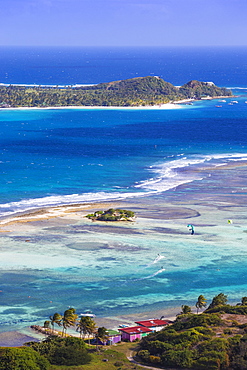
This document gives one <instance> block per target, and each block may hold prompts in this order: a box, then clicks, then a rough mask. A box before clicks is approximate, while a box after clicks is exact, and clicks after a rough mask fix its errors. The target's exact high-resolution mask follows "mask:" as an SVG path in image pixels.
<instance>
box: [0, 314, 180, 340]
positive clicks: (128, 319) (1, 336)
mask: <svg viewBox="0 0 247 370" xmlns="http://www.w3.org/2000/svg"><path fill="white" fill-rule="evenodd" d="M180 312H181V307H172V308H164V309H163V310H152V311H145V312H140V313H136V314H135V313H133V314H127V315H119V316H106V317H95V318H94V321H95V323H96V326H97V327H102V326H103V327H105V328H106V329H108V330H118V328H119V325H121V324H125V325H129V326H135V325H137V324H135V321H140V320H148V319H154V318H158V319H159V318H161V316H164V320H166V319H167V320H171V321H174V320H175V319H176V315H177V314H179V313H180ZM35 325H36V324H33V325H31V326H35ZM39 325H40V324H39ZM39 325H38V326H39ZM41 325H42V324H41ZM31 326H28V327H24V328H23V329H19V330H9V331H4V332H0V347H18V346H22V345H23V344H24V343H26V342H28V341H40V340H42V339H44V338H46V335H45V334H42V333H39V332H38V331H37V330H35V329H33V328H32V327H31ZM72 333H73V334H72ZM68 334H71V335H74V336H78V335H79V334H76V332H75V331H73V332H71V333H68Z"/></svg>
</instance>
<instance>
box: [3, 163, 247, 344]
mask: <svg viewBox="0 0 247 370" xmlns="http://www.w3.org/2000/svg"><path fill="white" fill-rule="evenodd" d="M241 167H246V169H247V162H246V161H237V162H229V163H227V164H224V165H222V166H220V167H215V168H212V169H210V172H211V173H212V176H213V174H216V177H219V178H220V179H221V181H222V182H223V183H224V181H225V180H224V179H225V176H226V174H227V176H228V178H229V179H231V178H232V182H231V181H230V183H229V184H228V185H229V188H228V187H227V188H226V192H224V190H223V189H222V188H221V187H220V185H219V188H217V189H216V190H214V192H213V193H207V188H206V187H205V186H204V187H200V184H199V190H198V193H196V192H195V193H194V194H193V196H191V197H190V196H189V195H188V194H187V196H185V197H184V195H185V192H186V187H189V188H190V187H191V186H192V185H191V184H189V185H188V184H184V185H181V186H180V187H179V188H180V189H183V192H182V194H181V198H179V197H178V196H177V197H176V199H174V198H173V194H172V191H170V192H168V193H166V194H164V193H163V194H156V195H150V196H148V195H147V196H146V197H139V198H128V199H124V200H119V201H114V202H102V201H101V202H95V203H92V202H91V203H86V204H71V205H62V206H57V207H47V208H39V209H36V210H31V211H27V212H23V213H22V212H21V213H19V214H18V215H17V214H16V215H15V217H6V218H5V219H4V220H2V222H3V221H4V224H3V223H1V228H2V230H1V231H2V233H6V236H7V235H8V234H9V233H12V234H10V235H11V236H15V235H17V236H18V237H20V235H23V238H24V239H25V240H24V239H23V240H24V242H27V241H31V242H32V236H33V235H35V234H36V232H37V230H38V229H39V228H46V227H49V226H51V227H52V226H57V225H58V226H59V225H60V226H62V227H63V226H68V225H76V224H77V223H78V222H79V223H80V224H82V223H83V224H84V225H85V224H86V225H90V226H93V227H94V231H96V232H98V233H101V235H102V238H103V237H104V230H105V228H107V229H110V232H111V233H112V235H113V233H115V235H119V234H118V233H119V229H120V228H122V230H124V232H128V230H127V228H128V227H127V225H128V226H129V223H126V222H123V223H117V227H115V226H116V224H115V223H111V224H107V226H106V223H104V222H100V221H98V222H97V221H96V222H93V221H91V220H87V219H85V218H84V215H85V214H86V213H88V212H87V211H88V210H93V209H94V210H100V209H106V208H111V207H112V208H115V207H116V206H117V207H120V208H121V207H122V208H123V207H124V208H126V209H130V210H133V211H137V222H136V224H135V223H134V227H133V226H131V229H132V230H131V232H132V233H133V232H134V231H135V230H136V231H141V230H142V227H144V228H145V229H146V230H148V232H149V230H150V231H151V232H153V230H155V227H157V228H158V227H159V228H160V231H159V230H157V232H162V234H160V236H161V238H162V240H163V239H164V238H167V240H168V241H173V240H175V239H176V240H178V242H179V240H180V241H181V242H182V243H183V242H184V241H185V240H188V241H189V240H191V236H190V234H189V233H188V231H187V228H186V225H187V223H193V224H194V225H196V235H195V237H193V242H194V240H195V241H196V240H199V241H200V243H202V242H203V240H207V239H208V240H209V241H210V240H211V239H212V233H214V234H215V235H216V236H217V238H218V237H221V236H223V237H224V235H226V233H225V232H224V230H225V229H228V230H230V228H231V230H232V231H233V232H234V234H232V239H231V236H230V235H226V236H225V238H227V241H228V242H229V243H231V241H232V242H233V243H235V241H236V238H239V227H240V226H243V225H244V221H243V220H242V219H241V218H236V217H235V214H236V215H238V212H239V211H240V212H241V213H242V212H244V206H243V202H244V197H245V196H246V195H245V194H244V193H243V194H240V193H235V192H233V191H234V189H238V187H239V186H240V185H239V184H238V180H237V179H236V178H233V176H231V173H230V172H231V171H236V170H238V169H241ZM205 170H206V171H207V169H206V168H205ZM229 174H230V175H229ZM240 180H241V179H240ZM240 180H239V181H240ZM217 181H219V180H217ZM217 184H218V182H217ZM193 186H194V187H196V186H198V183H197V182H195V184H194V185H193ZM236 186H237V188H235V187H236ZM218 189H219V191H218ZM217 191H218V192H217ZM232 207H235V208H236V211H234V209H232ZM228 209H230V212H231V213H230V214H229V211H228ZM234 212H235V213H234ZM214 214H215V215H216V217H215V218H214ZM229 215H231V216H230V218H233V225H231V226H229V225H228V224H227V219H228V218H229ZM162 222H164V224H159V223H162ZM96 227H97V229H96ZM3 228H4V229H5V228H6V230H3ZM30 228H33V231H32V233H31V234H29V230H30ZM114 228H115V229H116V230H113V229H114ZM149 228H150V229H149ZM152 228H154V229H152ZM216 228H217V229H216ZM222 228H224V230H223V229H222ZM20 232H21V233H20ZM222 232H223V233H222ZM235 232H236V234H235ZM2 233H1V235H2V236H3V234H2ZM126 235H127V234H126ZM30 239H31V240H30ZM191 242H192V240H191ZM193 242H192V243H193ZM169 244H170V243H169ZM27 245H30V248H33V246H32V244H31V243H27ZM229 245H230V247H231V244H229ZM78 248H79V249H78V250H80V246H78ZM236 253H237V252H236ZM188 257H189V258H191V255H189V256H188ZM191 262H192V260H191ZM32 267H33V266H32ZM48 267H49V266H48ZM33 268H35V267H33ZM213 271H214V270H212V271H211V270H210V274H211V273H214V272H213ZM219 271H220V270H219ZM216 273H217V272H216ZM217 292H218V289H217ZM198 294H199V293H198V292H196V290H195V299H196V295H198ZM211 294H214V291H213V292H212V293H211ZM229 298H231V297H229ZM181 299H184V298H181ZM185 299H186V297H185ZM178 300H179V299H178ZM167 302H168V303H167ZM167 302H166V301H164V308H162V309H160V305H157V309H155V303H154V304H152V306H150V307H153V308H154V309H150V310H147V311H144V310H143V308H144V307H142V308H140V309H139V311H138V308H135V307H134V308H133V309H132V313H127V314H121V313H120V314H119V315H118V314H117V315H107V313H106V315H105V316H102V317H101V316H97V317H96V318H95V321H96V324H97V326H105V327H106V328H107V329H111V328H113V329H116V328H117V327H118V326H119V325H120V324H128V325H129V324H130V325H132V324H133V323H134V322H135V321H140V320H143V319H149V318H156V317H157V318H160V317H161V316H165V318H167V319H170V320H172V319H174V318H175V317H176V315H177V314H179V313H180V311H181V306H180V307H179V306H175V305H174V306H173V307H172V306H170V307H169V306H168V305H169V301H167ZM184 303H185V304H186V300H184V301H183V303H182V304H184ZM187 303H188V304H191V302H190V301H189V298H188V301H187ZM47 304H48V306H49V298H47ZM192 308H193V310H194V309H195V308H194V307H193V306H192ZM47 310H48V312H49V311H50V310H51V309H50V308H48V309H47ZM78 312H80V311H78ZM129 312H130V310H129ZM33 324H35V323H33ZM39 324H40V323H39ZM5 329H6V327H5ZM27 337H28V340H27ZM30 337H31V338H34V337H35V336H33V334H32V333H31V334H30V331H29V328H25V330H24V328H23V330H22V329H16V330H13V331H5V332H2V333H0V346H4V345H5V346H9V345H10V344H11V345H13V344H14V345H13V346H15V345H16V343H21V341H23V343H24V342H26V341H29V340H32V339H30ZM17 345H18V344H17Z"/></svg>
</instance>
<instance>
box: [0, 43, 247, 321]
mask: <svg viewBox="0 0 247 370" xmlns="http://www.w3.org/2000/svg"><path fill="white" fill-rule="evenodd" d="M246 68H247V50H246V48H211V49H209V48H197V49H192V48H169V49H165V48H164V49H162V48H146V49H145V48H124V49H121V48H111V49H108V48H97V49H95V48H86V49H80V48H73V49H72V48H66V49H65V48H64V49H60V48H16V49H14V48H0V82H1V83H4V84H27V85H29V84H34V83H35V84H44V85H45V84H48V85H57V84H58V85H71V84H76V83H78V84H94V83H100V82H106V81H111V80H119V79H124V78H132V77H136V76H147V75H159V76H161V77H162V78H164V79H165V80H166V81H168V82H171V83H173V84H174V85H182V84H184V83H186V82H188V81H189V80H191V79H198V80H201V81H213V82H214V83H215V84H217V85H219V86H225V87H230V88H232V89H233V90H232V91H233V93H234V95H236V97H234V98H227V99H225V101H223V102H221V101H220V100H221V99H216V100H212V101H200V102H194V103H193V105H184V106H181V107H180V108H179V109H172V110H163V109H159V108H157V109H152V110H151V109H150V110H147V109H142V110H141V109H140V110H131V109H117V110H116V109H112V110H111V109H109V110H106V109H104V110H99V109H76V110H70V109H63V110H56V109H54V110H35V109H34V110H7V109H2V110H0V121H1V123H0V148H1V149H0V166H1V173H2V176H1V178H0V189H1V191H0V215H1V216H4V215H11V214H14V213H15V212H18V211H24V210H28V209H35V208H39V207H44V206H50V205H62V204H74V203H82V202H89V201H97V200H107V199H125V198H130V199H131V197H133V196H135V195H142V196H144V195H149V194H165V192H166V191H169V190H171V189H176V188H177V187H179V185H183V184H186V183H191V184H194V183H200V181H201V184H205V183H206V181H207V184H208V182H209V180H208V179H202V177H201V176H202V173H201V172H200V173H198V172H197V171H196V169H198V168H200V166H208V167H209V168H215V166H218V165H219V164H224V163H228V162H229V161H234V160H236V159H246V158H247V104H246V101H247V73H246V72H247V71H246ZM232 101H237V103H232ZM217 106H218V107H217ZM219 106H220V107H219ZM184 169H187V170H186V171H184ZM188 169H189V170H188ZM195 180H198V181H195ZM204 180H205V183H204V182H203V181H204ZM174 194H175V193H174ZM174 196H176V195H174ZM78 227H79V226H78ZM79 234H80V235H79ZM27 237H28V238H29V237H30V240H32V243H30V244H29V243H25V239H26V238H27ZM78 238H81V239H80V240H79V241H78ZM101 238H102V236H101V235H100V234H99V233H98V234H97V231H96V233H92V234H90V235H88V236H87V234H86V232H85V233H84V234H83V232H81V231H80V230H79V229H77V228H76V227H74V228H72V227H71V228H68V229H64V228H60V229H59V228H54V230H52V229H50V231H49V233H48V234H47V233H46V231H44V233H42V235H41V234H40V235H36V234H32V232H31V234H30V235H28V236H26V235H15V236H13V235H12V236H10V237H9V238H8V235H2V238H1V246H2V248H3V249H2V252H4V253H5V252H6V256H5V254H4V253H2V258H1V287H0V290H2V291H3V292H5V294H4V300H2V303H1V310H2V311H1V312H3V313H4V315H5V319H4V320H6V322H13V321H14V318H13V317H15V315H16V314H18V315H19V317H18V320H19V321H18V320H17V321H18V322H20V320H21V319H22V318H23V319H25V320H27V321H28V320H30V321H32V320H33V321H35V320H37V319H39V318H42V319H43V318H45V317H46V316H45V315H46V312H47V305H49V303H48V302H54V307H50V308H49V310H50V311H49V313H50V314H52V310H56V309H60V308H61V309H62V307H64V306H66V307H67V305H74V306H77V307H78V305H79V306H80V308H81V309H83V308H85V306H87V307H88V306H89V308H91V309H93V310H95V312H96V313H97V314H99V315H110V314H113V315H116V314H117V313H120V312H125V311H126V310H127V309H129V310H131V309H132V310H136V311H140V310H142V311H144V310H145V308H146V307H147V305H148V307H149V308H150V309H151V308H152V309H153V308H155V307H156V306H157V307H161V301H162V300H164V301H166V302H169V304H170V305H173V304H174V305H176V304H177V303H178V302H180V301H183V300H184V299H186V297H189V298H188V299H191V296H193V294H194V292H195V295H196V294H197V290H198V293H199V294H201V293H202V291H199V290H200V289H203V290H204V291H205V292H215V290H216V291H217V289H222V290H224V289H225V290H224V291H226V289H227V286H229V285H231V284H233V285H235V287H234V288H232V290H233V291H235V292H236V291H237V289H239V290H241V289H242V290H243V289H245V282H244V276H245V265H243V266H242V269H239V268H238V270H237V271H236V268H235V267H236V265H235V264H234V263H235V262H234V261H233V262H232V261H231V257H229V256H231V251H232V240H231V241H229V245H224V248H222V250H221V251H220V252H218V251H217V253H219V255H218V254H217V253H216V249H217V248H215V245H217V241H214V242H212V244H207V243H206V246H205V250H204V251H203V252H201V249H200V244H198V245H195V247H194V249H193V251H192V252H191V253H192V255H191V256H188V255H187V254H186V253H187V251H188V246H190V242H189V241H188V242H185V243H184V244H183V242H181V240H180V242H179V253H178V254H176V253H177V252H176V248H178V246H177V244H176V241H174V240H171V241H170V242H168V241H167V240H165V236H164V240H160V236H159V235H158V234H157V235H156V236H153V237H152V249H153V250H152V251H150V250H149V247H150V240H149V239H148V238H149V237H148V236H147V238H146V240H144V239H143V238H142V237H140V239H135V238H134V237H133V236H131V235H128V234H126V235H125V236H123V235H122V236H121V237H120V236H119V235H110V236H108V237H107V236H106V235H104V237H103V240H102V239H101ZM90 243H91V244H90ZM93 243H94V247H92V249H90V245H92V244H93ZM95 243H96V244H95ZM97 243H98V244H97ZM102 243H103V244H102ZM104 243H105V244H104ZM186 243H188V244H186ZM198 243H199V242H198ZM215 243H216V244H215ZM95 245H98V248H99V252H98V255H97V256H96V255H95V253H94V248H95ZM126 246H127V249H126ZM168 246H169V248H168ZM170 246H172V247H173V248H171V249H172V252H171V249H170ZM5 248H6V249H5ZM191 248H192V247H191ZM239 248H240V247H239ZM240 249H241V248H240ZM10 250H14V252H13V253H14V254H13V259H11V260H10V257H9V254H8V253H9V251H10ZM37 250H38V251H40V255H39V254H37V253H38V252H37ZM68 250H69V252H70V253H69V255H67V251H68ZM81 250H83V254H82V253H79V252H80V251H81ZM85 250H86V251H87V253H86V252H85ZM64 251H66V252H64ZM156 253H166V255H167V256H168V257H167V258H168V260H167V262H166V271H167V272H163V270H162V266H160V264H158V261H155V254H156ZM215 253H216V254H217V255H215ZM221 253H222V255H221ZM170 254H171V255H170ZM47 256H49V258H47ZM169 256H170V259H169ZM222 256H223V257H224V258H223V257H222ZM239 256H241V258H242V256H243V251H242V250H241V252H239ZM235 257H236V256H235ZM236 258H237V257H236ZM241 258H240V257H239V260H238V262H239V261H241ZM200 259H201V260H202V261H199V260H200ZM204 259H205V264H204V262H203V261H204ZM23 261H25V263H24V262H23ZM150 261H153V262H152V263H150ZM195 261H197V262H195ZM198 261H199V262H198ZM219 261H221V262H220V266H221V268H222V271H223V272H222V275H221V277H220V278H219V273H218V272H217V274H218V275H217V278H215V280H214V281H213V279H212V274H213V273H212V271H211V270H210V273H209V272H208V270H207V269H206V266H212V264H213V265H215V266H218V264H219ZM183 263H184V265H183ZM41 266H43V267H41ZM136 266H139V267H138V268H137V270H136ZM223 266H224V269H223ZM92 271H94V273H93V274H92ZM213 271H216V268H215V269H214V270H213ZM90 274H92V276H91V275H90ZM227 274H228V275H227ZM90 276H91V280H90ZM213 276H214V275H213ZM226 276H227V278H226ZM119 281H122V282H123V284H122V285H121V284H119ZM126 281H127V282H128V281H131V285H133V287H134V288H133V290H131V289H130V288H129V284H128V283H126ZM217 284H218V285H217ZM238 284H239V285H240V287H238ZM241 284H242V285H241ZM54 291H55V296H54ZM68 291H69V292H70V294H69V295H68ZM37 292H38V293H37ZM78 292H80V294H81V297H83V302H81V301H82V299H81V298H80V294H79V295H78ZM105 292H107V294H105ZM0 294H1V292H0ZM35 294H36V296H37V294H38V298H35V299H34V300H31V301H28V302H27V298H26V297H27V296H33V295H34V296H35ZM212 294H213V293H212ZM245 295H246V294H245ZM2 296H3V295H1V296H0V297H2ZM193 299H194V298H193ZM85 302H86V303H85ZM183 302H184V301H183ZM52 305H53V303H51V304H50V306H52ZM66 307H65V308H66ZM87 307H86V308H87ZM20 318H21V319H20Z"/></svg>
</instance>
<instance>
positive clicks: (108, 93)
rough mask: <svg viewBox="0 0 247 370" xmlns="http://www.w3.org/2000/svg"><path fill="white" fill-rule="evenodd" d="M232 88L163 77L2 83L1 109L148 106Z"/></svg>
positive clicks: (218, 93)
mask: <svg viewBox="0 0 247 370" xmlns="http://www.w3.org/2000/svg"><path fill="white" fill-rule="evenodd" d="M231 95H232V93H231V90H229V89H226V88H219V87H217V86H216V85H214V84H212V83H209V82H201V81H196V80H192V81H190V82H188V83H187V84H185V85H183V86H181V87H175V86H173V85H172V84H171V83H169V82H166V81H164V80H163V79H162V78H160V77H153V76H152V77H151V76H147V77H136V78H132V79H127V80H120V81H113V82H108V83H101V84H97V85H93V86H80V87H78V86H66V87H58V86H57V87H43V86H32V87H31V86H14V85H9V86H4V85H2V86H0V108H1V107H2V108H7V107H61V106H63V107H67V106H145V105H159V104H165V103H168V102H170V101H176V100H181V99H201V98H203V97H205V96H209V97H217V96H231Z"/></svg>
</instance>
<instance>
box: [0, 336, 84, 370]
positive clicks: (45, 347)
mask: <svg viewBox="0 0 247 370" xmlns="http://www.w3.org/2000/svg"><path fill="white" fill-rule="evenodd" d="M27 345H29V346H30V347H31V349H32V350H34V351H36V353H38V354H39V356H42V357H44V358H45V360H46V361H47V360H48V361H49V363H51V364H55V365H66V366H72V365H83V364H87V363H89V362H90V361H91V356H90V354H89V353H88V350H87V348H86V345H85V343H84V341H83V340H81V339H80V338H75V337H66V338H58V337H54V336H53V337H48V338H47V339H45V340H44V341H42V342H40V343H38V342H30V343H27ZM0 369H1V368H0Z"/></svg>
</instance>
